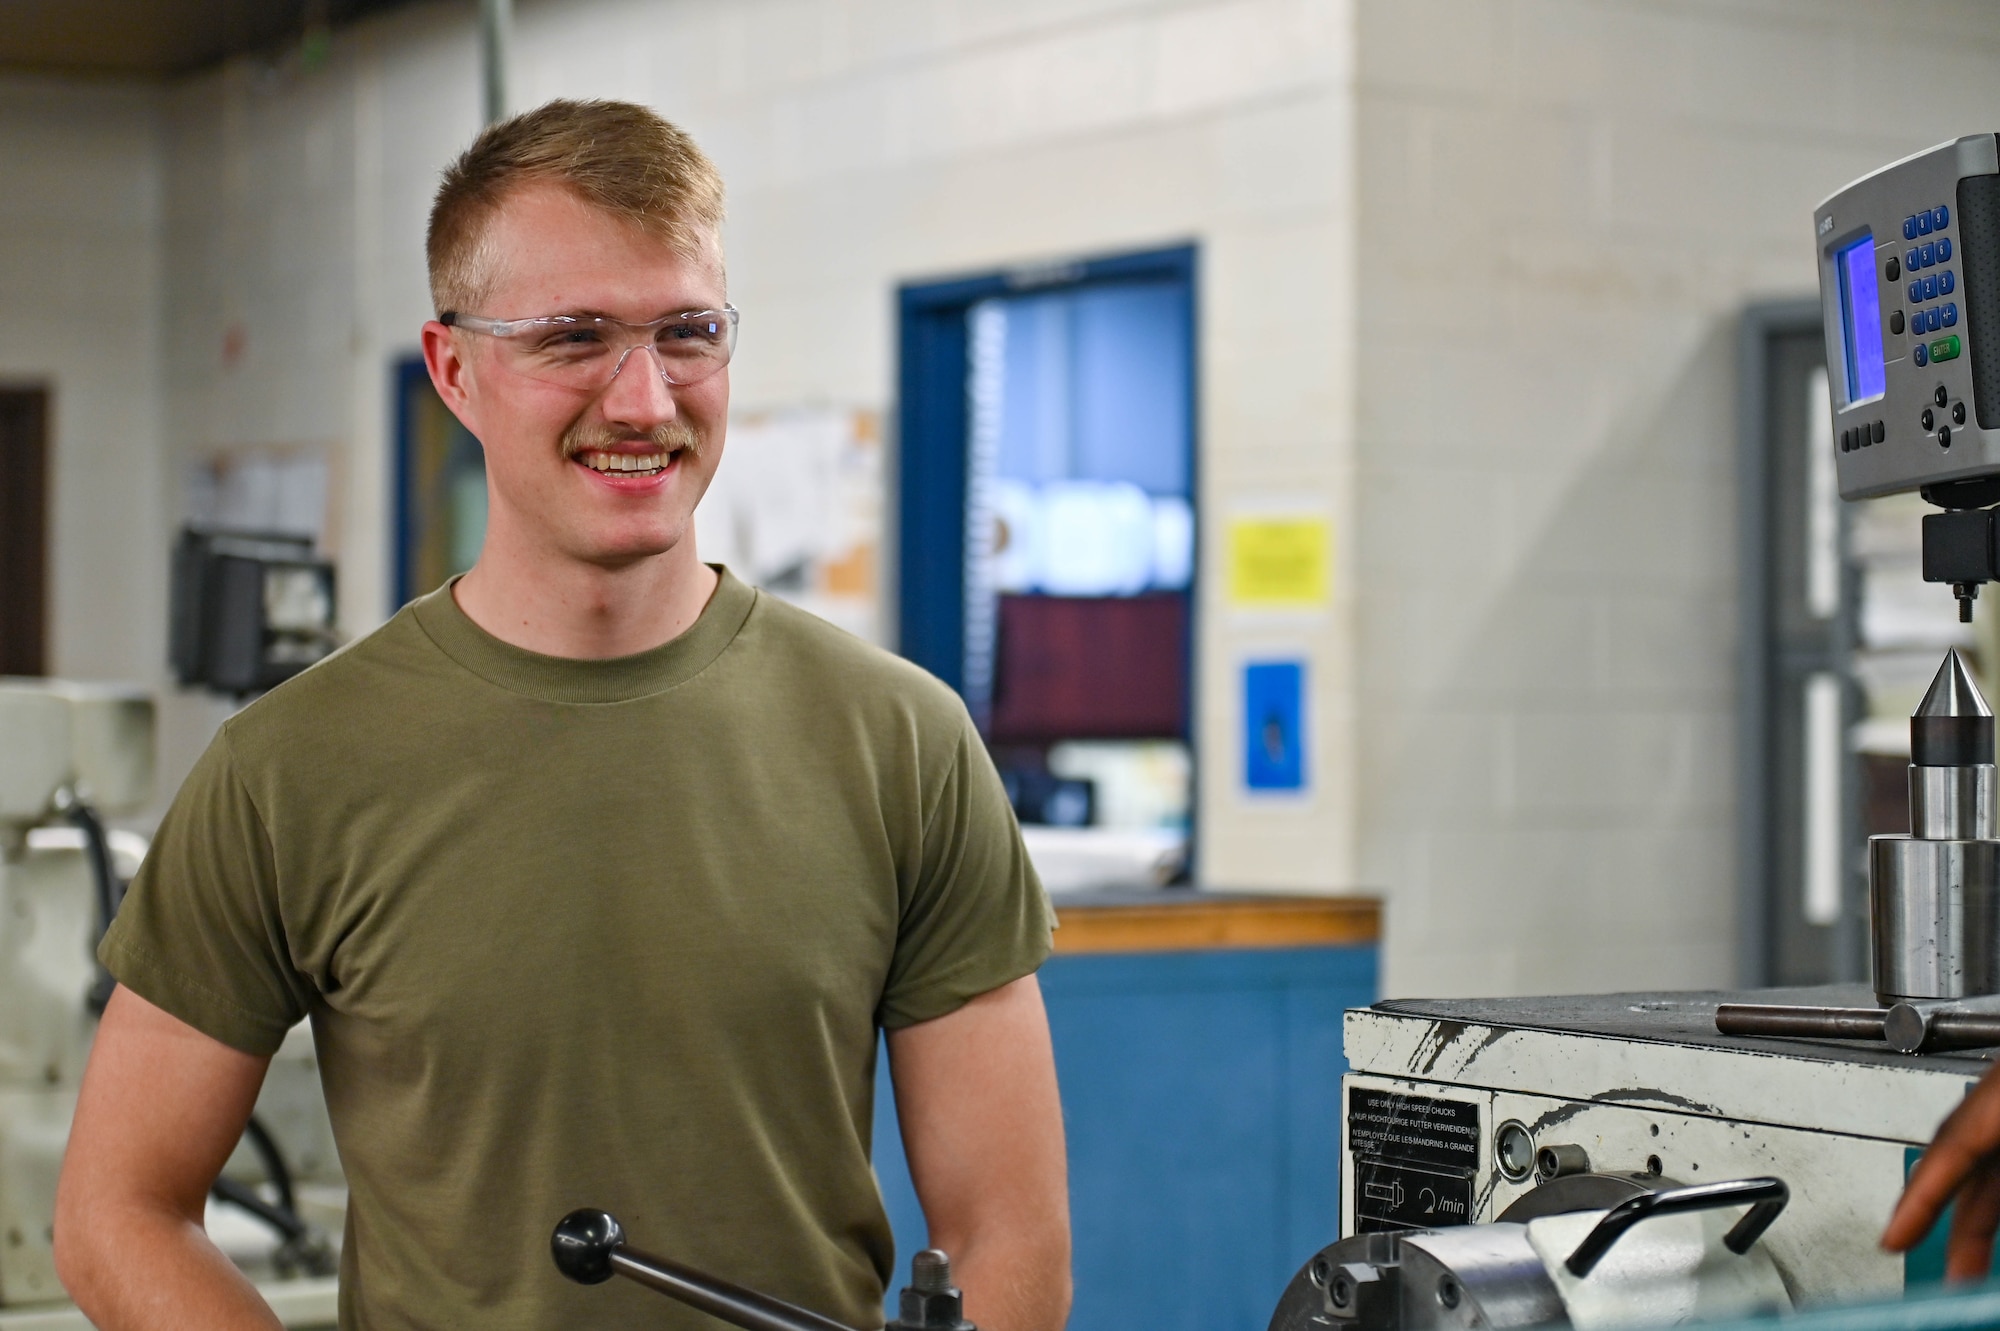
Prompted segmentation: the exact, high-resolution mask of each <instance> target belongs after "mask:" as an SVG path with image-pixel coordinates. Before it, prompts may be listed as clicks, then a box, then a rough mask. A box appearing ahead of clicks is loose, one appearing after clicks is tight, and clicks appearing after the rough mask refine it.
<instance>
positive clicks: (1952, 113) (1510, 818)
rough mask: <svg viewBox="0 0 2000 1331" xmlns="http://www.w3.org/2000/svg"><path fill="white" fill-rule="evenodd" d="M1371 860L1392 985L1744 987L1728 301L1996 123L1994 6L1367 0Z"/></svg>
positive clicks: (1366, 653)
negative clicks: (1946, 144)
mask: <svg viewBox="0 0 2000 1331" xmlns="http://www.w3.org/2000/svg"><path fill="white" fill-rule="evenodd" d="M1358 49H1359V51H1360V65H1359V86H1360V142H1361V144H1362V149H1361V172H1360V179H1359V186H1360V188H1359V193H1360V200H1361V228H1360V229H1361V236H1362V241H1361V254H1362V264H1361V279H1360V308H1361V322H1362V327H1361V333H1360V339H1359V346H1360V352H1359V357H1360V383H1361V385H1362V389H1361V395H1360V402H1361V417H1360V428H1359V441H1360V442H1359V449H1358V453H1359V465H1360V475H1361V480H1360V487H1361V488H1360V524H1361V525H1360V535H1359V545H1360V550H1359V559H1360V563H1361V568H1360V570H1359V574H1358V578H1359V582H1360V585H1361V589H1362V592H1361V612H1360V614H1361V632H1360V644H1361V646H1360V666H1359V701H1360V714H1361V716H1362V718H1363V722H1362V726H1361V748H1360V768H1361V771H1362V772H1363V773H1364V774H1365V777H1366V779H1365V781H1364V782H1363V784H1362V787H1361V790H1362V798H1361V805H1360V814H1359V816H1360V825H1361V827H1362V829H1363V832H1362V850H1361V861H1360V862H1361V868H1362V878H1363V880H1364V881H1366V882H1368V883H1369V884H1371V885H1376V886H1379V887H1381V888H1383V889H1384V890H1385V891H1386V892H1387V894H1388V899H1389V903H1390V907H1389V925H1388V939H1387V952H1386V957H1385V962H1386V969H1385V974H1386V978H1385V986H1386V988H1387V989H1388V991H1390V992H1394V993H1412V994H1414V993H1424V994H1439V995H1448V994H1503V993H1522V992H1552V991H1563V990H1603V989H1634V988H1642V987H1647V986H1659V987H1688V986H1699V985H1718V984H1726V983H1728V982H1730V980H1731V979H1732V975H1731V971H1732V962H1731V957H1732V940H1733V937H1734V919H1733V912H1734V906H1733V900H1734V891H1735V879H1734V872H1735V870H1734V863H1733V851H1732V837H1733V831H1734V824H1733V817H1734V814H1733V800H1734V795H1735V792H1734V770H1733V761H1734V744H1735V737H1734V733H1733V724H1732V718H1733V708H1734V700H1735V676H1734V672H1735V662H1736V657H1735V652H1736V639H1737V634H1736V614H1737V601H1736V595H1737V589H1736V567H1737V565H1736V552H1735V535H1734V532H1735V520H1736V517H1735V486H1734V473H1733V468H1734V465H1735V464H1734V448H1735V438H1734V417H1733V411H1734V404H1735V401H1736V388H1737V386H1736V376H1735V364H1734V356H1735V343H1734V338H1735V326H1734V316H1735V314H1736V312H1737V311H1738V310H1739V309H1740V307H1741V306H1742V304H1743V303H1744V302H1745V301H1746V300H1749V299H1753V298H1757V297H1763V296H1787V295H1795V294H1805V293H1810V292H1812V291H1814V290H1815V289H1816V281H1817V279H1816V275H1815V270H1814V266H1813V265H1814V259H1813V248H1812V230H1811V225H1810V217H1811V210H1812V208H1813V206H1814V204H1816V203H1817V202H1818V201H1819V200H1820V199H1821V198H1823V197H1824V196H1826V195H1827V194H1830V193H1832V192H1833V191H1834V190H1835V189H1837V188H1839V187H1840V186H1841V185H1843V184H1845V183H1846V182H1848V181H1849V180H1851V179H1853V178H1855V177H1856V176H1859V175H1861V174H1863V173H1864V172H1866V171H1868V170H1871V169H1873V168H1874V167H1876V166H1879V165H1881V164H1882V163H1884V162H1888V161H1891V160H1893V159H1895V158H1897V157H1900V156H1902V155H1904V154H1905V153H1909V152H1912V151H1915V150H1917V149H1919V148H1922V147H1927V146H1929V145H1930V144H1933V143H1936V142H1940V141H1942V140H1945V139H1949V138H1953V137H1956V136H1957V135H1960V134H1964V133H1969V132H1973V131H1976V130H1983V129H1990V128H1994V127H1995V126H2000V82H1996V80H1995V79H1994V78H1993V77H1992V71H1993V69H1994V68H1995V67H1996V61H2000V10H1995V9H1994V8H1993V7H1992V6H1988V5H1980V4H1970V3H1961V4H1937V5H1924V6H1922V7H1919V8H1910V7H1905V6H1896V7H1893V8H1891V7H1878V6H1871V5H1867V4H1861V3H1837V4H1830V3H1823V2H1821V0H1761V2H1760V3H1756V4H1708V3H1693V2H1690V0H1649V2H1636V0H1502V2H1496V0H1362V3H1361V9H1360V19H1359V40H1358Z"/></svg>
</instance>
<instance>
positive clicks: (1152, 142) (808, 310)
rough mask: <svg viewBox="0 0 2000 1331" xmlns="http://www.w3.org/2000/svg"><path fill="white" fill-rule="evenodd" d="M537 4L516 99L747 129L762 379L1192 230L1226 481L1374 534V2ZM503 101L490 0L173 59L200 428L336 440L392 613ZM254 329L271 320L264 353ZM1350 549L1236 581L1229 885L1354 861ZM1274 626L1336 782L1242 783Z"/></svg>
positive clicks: (1211, 483)
mask: <svg viewBox="0 0 2000 1331" xmlns="http://www.w3.org/2000/svg"><path fill="white" fill-rule="evenodd" d="M517 20H518V21H517V31H516V40H515V44H514V57H513V61H512V73H513V80H514V84H513V86H514V96H513V101H514V103H515V105H517V106H530V105H534V104H536V103H539V102H541V101H543V100H545V99H547V98H550V97H556V96H578V97H626V98H632V99H635V100H639V101H643V102H646V103H649V104H651V105H653V106H655V107H657V108H658V109H660V110H661V111H662V112H663V113H665V114H666V115H668V116H670V117H672V118H674V119H676V120H678V121H680V122H681V123H682V124H684V125H685V126H686V127H687V128H688V129H689V130H691V131H692V132H693V133H694V134H695V135H696V137H697V138H698V139H699V140H700V141H701V142H702V143H703V144H704V145H705V146H706V147H707V148H708V149H709V151H710V152H711V153H713V154H714V156H715V157H716V158H717V160H718V162H719V163H720V165H721V167H722V170H723V173H724V175H725V176H726V178H727V180H728V182H729V187H730V222H729V226H728V230H727V238H726V239H727V245H728V250H729V266H730V286H731V297H732V299H733V300H734V301H735V303H736V304H737V305H738V306H739V307H740V308H742V309H743V311H744V334H743V341H742V346H741V349H740V350H739V352H738V357H737V360H736V363H735V365H734V366H733V367H732V375H733V377H734V388H735V402H736V405H737V406H738V408H739V409H743V410H748V411H755V410H759V409H764V408H774V407H784V406H790V405H796V404H801V403H807V404H811V403H824V404H834V405H853V406H861V407H873V408H877V409H886V408H888V407H889V406H890V405H891V402H892V393H893V380H894V372H895V365H894V355H895V351H894V292H895V288H896V286H897V284H898V283H900V282H905V281H910V280H922V279H927V278H933V277H947V276H952V275H956V274H960V273H966V272H976V271H981V270H992V269H994V268H999V267H1009V266H1014V265H1018V264H1023V263H1032V262H1037V261H1046V260H1052V259H1053V260H1061V259H1067V258H1072V257H1077V256H1087V255H1095V254H1103V253H1116V252H1120V251H1128V250H1136V249H1143V248H1151V247H1155V246H1159V245H1165V244H1176V243H1181V242H1184V241H1188V240H1193V241H1195V242H1197V243H1198V244H1199V245H1200V251H1201V276H1200V290H1199V293H1198V296H1199V300H1200V302H1201V311H1202V322H1201V327H1202V329H1203V333H1202V337H1203V343H1202V347H1201V349H1200V374H1201V400H1202V411H1201V418H1200V419H1201V426H1200V428H1201V442H1202V449H1203V452H1202V462H1201V476H1202V496H1201V500H1202V504H1203V507H1204V511H1205V512H1207V513H1209V514H1222V513H1226V512H1228V511H1230V510H1231V509H1232V508H1233V507H1235V506H1237V505H1239V504H1240V503H1244V502H1252V503H1254V502H1257V501H1258V500H1260V499H1262V498H1265V497H1269V496H1276V497H1278V498H1280V499H1282V500H1283V501H1285V502H1287V503H1289V504H1303V505H1305V506H1308V507H1312V508H1315V509H1318V510H1320V511H1324V512H1325V513H1327V514H1328V515H1330V516H1331V517H1332V518H1333V519H1334V521H1335V523H1336V526H1337V530H1338V533H1339V537H1340V539H1342V540H1343V541H1344V540H1345V539H1346V538H1347V535H1348V533H1349V532H1350V531H1351V522H1350V521H1349V516H1350V511H1351V495H1352V474H1353V468H1352V461H1351V449H1352V438H1351V434H1352V431H1351V426H1352V422H1353V419H1354V405H1353V378H1352V372H1351V367H1352V359H1351V345H1352V342H1351V339H1352V328H1353V322H1354V321H1353V308H1352V306H1353V291H1352V286H1351V280H1350V279H1351V272H1352V267H1351V262H1350V254H1349V247H1350V245H1351V235H1352V230H1353V219H1354V215H1355V211H1354V198H1353V192H1352V180H1353V175H1354V163H1353V152H1352V137H1353V136H1352V108H1353V94H1352V82H1351V68H1352V54H1353V31H1352V10H1351V4H1350V0H1228V2H1218V0H1151V2H1149V3H1134V2H1133V0H1121V2H1119V3H1109V2H1107V0H1094V2H1092V3H1080V2H1079V0H1035V2H1033V3H1014V4H952V5H941V4H936V3H933V2H932V0H758V2H754V3H753V2H749V0H742V2H738V3H730V4H726V5H716V4H700V3H678V2H668V0H661V2H659V3H649V4H631V3H623V2H620V0H563V3H548V2H546V0H545V2H544V3H533V2H532V0H529V2H526V3H522V4H521V5H520V6H519V7H518V11H517ZM477 112H478V70H477V66H476V48H475V45H474V41H473V31H472V25H471V18H470V11H468V10H466V9H465V8H464V7H463V6H458V5H453V6H437V7H429V6H426V7H419V8H415V9H412V10H408V11H404V12H400V13H397V14H394V15H390V16H388V17H387V18H385V19H381V20H376V21H373V22H369V23H365V24H362V25H360V26H358V27H357V28H355V29H352V30H350V31H347V32H344V33H342V34H341V35H340V36H339V38H338V40H337V41H336V44H335V50H334V53H333V55H332V57H331V58H330V59H329V60H328V61H327V62H326V63H325V64H324V65H323V66H321V67H320V68H318V69H313V70H303V69H299V68H297V67H296V66H295V65H294V64H287V65H284V66H282V67H280V68H279V69H277V70H275V71H273V70H266V69H258V68H254V67H252V66H251V65H249V64H247V63H246V64H238V65H236V66H232V67H231V68H229V69H226V70H223V71H220V72H217V73H214V74H211V75H207V76H203V77H201V78H198V79H196V80H194V81H192V82H190V83H188V84H186V85H183V86H181V87H179V88H178V89H176V91H175V93H174V95H173V100H172V108H171V113H170V131H169V140H170V147H169V151H168V168H167V171H168V176H169V178H170V180H171V181H172V185H171V194H170V197H171V205H170V208H169V227H168V241H167V269H168V273H169V297H168V301H167V321H168V337H167V347H168V366H169V374H168V378H169V382H170V383H171V384H172V385H173V390H172V391H173V396H172V401H173V411H172V413H171V420H172V430H171V433H172V439H173V448H174V455H175V458H176V463H177V465H184V464H185V462H186V460H188V459H189V458H192V457H194V456H197V455H199V454H200V453H202V452H204V451H206V450H211V449H214V448H216V447H223V446H244V445H250V444H257V443H263V444H271V443H286V444H299V445H310V446H323V447H325V448H326V449H328V450H330V451H331V453H332V454H333V455H334V456H335V457H336V459H337V463H338V471H337V475H336V489H337V491H338V494H339V496H340V511H339V514H338V519H337V523H336V535H337V539H338V554H339V556H340V560H341V578H342V590H341V612H342V617H343V620H344V622H345V624H346V625H347V627H349V628H350V629H353V630H357V631H359V630H365V629H366V628H368V627H370V626H372V625H373V624H375V623H377V622H379V621H380V620H381V619H382V618H383V617H384V616H386V615H387V614H388V613H389V611H390V610H391V609H392V607H391V606H389V604H388V569H387V564H386V558H387V551H388V542H389V539H390V531H389V523H390V521H391V517H392V515H391V513H390V510H389V507H388V495H389V479H388V473H387V464H388V458H389V455H390V449H391V446H392V440H391V437H390V434H389V414H390V410H391V406H390V401H389V396H388V364H389V361H390V358H391V357H392V356H394V355H396V354H399V353H402V352H406V351H409V350H412V349H414V347H415V346H416V334H417V329H418V328H419V326H420V325H421V324H422V322H423V320H424V319H425V318H426V317H428V314H429V302H428V297H427V294H426V290H425V284H424V274H423V252H422V237H423V227H424V220H425V215H426V211H427V209H428V206H429V199H430V195H431V191H432V190H433V189H434V188H435V184H436V179H437V173H438V170H439V169H440V168H441V167H442V166H443V165H444V163H445V162H446V161H448V160H449V159H450V157H451V156H452V155H453V154H455V153H456V152H458V151H459V150H460V149H462V148H463V147H464V146H465V144H466V143H467V142H469V141H470V139H471V137H472V135H473V134H474V133H475V132H476V130H477V128H478V119H477ZM225 327H235V328H237V329H238V330H239V331H240V333H241V343H240V345H241V347H242V350H241V352H240V354H238V355H237V356H235V357H234V358H226V357H224V356H223V355H222V353H221V351H220V347H221V342H220V340H219V339H220V338H221V336H222V335H223V330H224V328H225ZM723 465H725V466H727V465H728V463H727V462H726V461H725V462H724V464H723ZM1218 548H1219V547H1218V545H1217V544H1216V543H1213V542H1211V543H1210V545H1209V547H1208V549H1209V553H1210V556H1211V557H1210V561H1209V565H1208V572H1209V574H1210V575H1211V576H1210V580H1209V584H1208V585H1209V586H1210V587H1211V588H1213V587H1214V586H1216V582H1217V578H1218V577H1219V574H1220V567H1219V565H1218V564H1217V563H1216V561H1215V559H1214V558H1213V555H1214V552H1215V551H1216V550H1217V549H1218ZM1337 567H1338V568H1339V569H1340V583H1339V591H1338V593H1337V595H1336V597H1335V598H1334V603H1333V605H1332V606H1330V607H1329V608H1328V609H1327V610H1326V611H1325V612H1323V613H1319V614H1315V615H1311V616H1306V617H1303V618H1300V619H1295V620H1290V621H1284V622H1279V623H1270V622H1264V623H1257V622H1254V621H1253V622H1247V623H1246V622H1239V621H1236V620H1234V619H1232V618H1231V617H1230V616H1229V615H1228V614H1227V613H1226V612H1225V611H1224V610H1223V609H1222V608H1221V607H1220V605H1219V602H1217V600H1216V598H1215V597H1214V596H1213V595H1211V596H1210V597H1209V598H1208V599H1207V601H1206V602H1205V604H1204V614H1205V615H1206V617H1207V625H1208V628H1207V630H1206V631H1205V632H1204V635H1203V639H1202V654H1201V669H1202V675H1203V685H1204V687H1203V688H1202V691H1201V709H1200V725H1201V738H1202V741H1203V770H1202V792H1203V804H1202V810H1201V818H1202V829H1203V832H1204V834H1205V837H1206V840H1205V842H1204V852H1205V869H1206V872H1207V874H1208V876H1209V877H1210V878H1211V879H1212V880H1213V881H1216V882H1218V883H1222V884H1227V885H1238V886H1251V887H1273V886H1276V887H1291V888H1321V889H1327V888H1337V887H1346V886H1349V885H1350V884H1351V883H1352V882H1353V863H1354V844H1355V843H1354V831H1353V809H1354V798H1353V755H1354V753H1355V744H1354V731H1353V716H1352V697H1353V686H1352V678H1353V671H1352V665H1351V662H1352V654H1353V636H1352V626H1351V625H1352V618H1351V603H1352V583H1351V580H1350V579H1349V578H1348V573H1349V572H1350V571H1351V565H1350V563H1349V561H1347V560H1346V559H1345V558H1342V559H1341V560H1340V561H1339V562H1338V564H1337ZM1259 647H1265V648H1276V649H1281V650H1284V651H1286V652H1287V653H1290V654H1303V655H1305V656H1307V657H1308V658H1309V659H1310V660H1311V662H1312V665H1313V674H1312V679H1313V681H1314V689H1315V691H1314V694H1313V696H1312V699H1311V703H1312V708H1311V710H1312V712H1313V714H1314V715H1315V716H1316V717H1317V731H1316V734H1315V737H1314V738H1315V744H1316V748H1315V750H1314V752H1313V754H1312V764H1313V768H1314V770H1315V772H1316V773H1317V775H1318V781H1317V788H1316V792H1315V794H1314V796H1313V798H1311V799H1310V800H1306V801H1294V802H1290V803H1286V804H1281V805H1275V806H1254V805H1251V804H1248V803H1246V802H1245V801H1244V800H1243V799H1242V798H1241V796H1240V795H1238V794H1237V793H1236V788H1237V784H1238V781H1239V772H1238V769H1239V767H1240V764H1241V761H1242V758H1241V753H1240V742H1241V741H1240V738H1239V736H1238V718H1237V709H1238V706H1239V701H1238V698H1237V695H1236V692H1235V689H1236V683H1235V681H1236V674H1237V671H1238V669H1239V667H1240V663H1241V658H1242V656H1243V655H1244V653H1245V652H1246V651H1253V650H1256V649H1258V648H1259ZM192 758H193V753H192V752H191V751H185V750H183V751H179V752H177V753H175V754H173V755H171V756H170V759H171V761H170V766H172V767H175V768H176V769H177V770H185V765H186V763H188V762H191V761H192Z"/></svg>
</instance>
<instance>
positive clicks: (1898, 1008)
mask: <svg viewBox="0 0 2000 1331" xmlns="http://www.w3.org/2000/svg"><path fill="white" fill-rule="evenodd" d="M1715 1029H1716V1030H1718V1031H1720V1032H1721V1033H1722V1034H1724V1035H1773V1036H1780V1037H1790V1038H1792V1039H1807V1040H1881V1041H1883V1042H1884V1043H1886V1044H1887V1045H1888V1046H1889V1047H1890V1048H1891V1049H1894V1050H1896V1051H1898V1052H1899V1053H1905V1054H1915V1053H1940V1052H1943V1051H1945V1050H1951V1049H1990V1048H1992V1047H1994V1046H1996V1045H2000V1006H1996V1003H1995V1000H1994V999H1992V998H1979V999H1967V1000H1964V1001H1961V1002H1956V1003H1950V1002H1940V1003H1897V1004H1894V1005H1893V1006H1890V1007H1886V1008H1866V1007H1787V1006H1783V1005H1780V1004H1773V1003H1722V1004H1718V1005H1717V1007H1716V1009H1715Z"/></svg>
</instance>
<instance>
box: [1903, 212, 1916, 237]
mask: <svg viewBox="0 0 2000 1331" xmlns="http://www.w3.org/2000/svg"><path fill="white" fill-rule="evenodd" d="M1916 238H1917V218H1916V214H1915V213H1912V214H1911V215H1910V216H1908V217H1905V218H1904V219H1903V239H1904V240H1915V239H1916Z"/></svg>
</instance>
